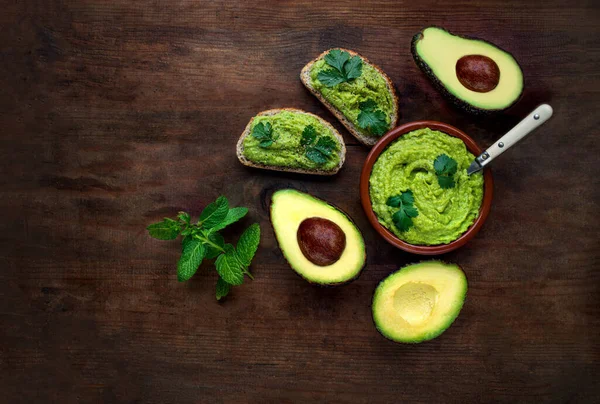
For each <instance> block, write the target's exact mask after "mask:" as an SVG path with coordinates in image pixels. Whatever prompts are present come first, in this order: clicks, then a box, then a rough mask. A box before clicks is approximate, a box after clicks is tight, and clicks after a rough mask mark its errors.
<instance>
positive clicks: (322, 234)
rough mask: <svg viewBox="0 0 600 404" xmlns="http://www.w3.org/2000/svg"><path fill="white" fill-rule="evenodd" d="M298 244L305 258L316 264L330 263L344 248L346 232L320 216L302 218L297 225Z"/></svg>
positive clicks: (339, 255) (334, 260)
mask: <svg viewBox="0 0 600 404" xmlns="http://www.w3.org/2000/svg"><path fill="white" fill-rule="evenodd" d="M297 238H298V245H299V246H300V250H301V251H302V254H304V256H305V257H306V259H307V260H309V261H310V262H312V263H313V264H315V265H318V266H327V265H331V264H333V263H335V262H337V260H339V259H340V257H341V256H342V253H343V252H344V249H345V248H346V234H345V233H344V231H343V230H342V229H341V228H340V226H338V225H337V224H336V223H334V222H332V221H331V220H329V219H324V218H322V217H310V218H308V219H304V220H303V221H302V223H300V227H298V233H297Z"/></svg>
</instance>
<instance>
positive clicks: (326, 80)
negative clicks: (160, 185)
mask: <svg viewBox="0 0 600 404" xmlns="http://www.w3.org/2000/svg"><path fill="white" fill-rule="evenodd" d="M324 59H325V62H326V63H327V64H328V65H329V66H331V67H332V68H333V69H327V70H323V71H321V72H319V74H317V78H318V79H319V81H320V82H321V83H323V84H325V85H326V86H327V87H333V86H336V85H338V84H340V83H344V82H348V81H350V80H353V79H355V78H357V77H360V75H361V74H362V64H363V63H362V59H361V58H360V56H352V57H350V54H349V53H348V52H346V51H342V50H339V49H333V50H331V51H330V52H329V53H327V55H325V58H324Z"/></svg>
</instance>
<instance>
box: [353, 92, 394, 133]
mask: <svg viewBox="0 0 600 404" xmlns="http://www.w3.org/2000/svg"><path fill="white" fill-rule="evenodd" d="M358 108H359V109H360V113H359V114H358V126H360V127H361V128H362V129H366V130H368V131H369V133H371V134H372V135H375V136H381V135H383V134H384V133H385V132H387V130H388V123H387V121H386V119H385V113H384V112H383V111H382V110H381V109H377V103H376V102H375V101H373V100H372V99H370V98H369V99H368V100H366V101H363V102H361V103H360V104H358Z"/></svg>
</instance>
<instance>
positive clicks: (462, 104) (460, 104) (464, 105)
mask: <svg viewBox="0 0 600 404" xmlns="http://www.w3.org/2000/svg"><path fill="white" fill-rule="evenodd" d="M433 27H435V28H439V29H441V30H444V31H446V32H447V33H449V34H451V35H455V36H460V37H461V38H465V39H473V40H477V41H482V42H486V43H488V44H490V45H492V46H494V47H496V48H498V49H500V50H502V51H504V52H506V53H508V54H510V52H508V51H506V50H505V49H502V48H501V47H499V46H498V45H496V44H493V43H491V42H489V41H486V40H485V39H481V38H476V37H472V36H467V35H456V34H453V33H451V32H450V31H448V30H447V29H445V28H442V27H439V26H436V25H433ZM426 28H429V27H425V28H423V29H422V30H421V31H419V32H418V33H416V34H415V36H413V39H412V41H411V44H410V52H411V53H412V55H413V59H414V60H415V63H416V64H417V66H419V68H420V69H421V70H422V71H423V73H425V75H426V76H427V78H429V80H430V81H431V82H432V83H433V86H434V87H435V89H436V90H438V91H439V92H440V93H441V94H442V95H443V96H444V97H445V98H446V99H448V100H449V101H450V102H451V103H452V104H453V105H454V106H455V107H457V108H458V109H460V110H462V111H465V112H467V113H469V114H472V115H491V114H494V113H497V112H501V111H505V110H507V109H508V108H510V107H512V106H513V105H515V104H516V103H517V102H519V100H520V99H521V97H522V95H523V89H521V94H519V96H518V97H517V98H516V99H515V101H514V102H513V103H512V104H510V105H509V106H508V107H506V108H504V109H481V108H477V107H476V106H474V105H471V104H469V103H468V102H466V101H463V100H461V99H460V98H458V97H456V96H455V95H454V94H452V93H450V92H449V91H448V90H447V89H446V87H445V86H444V84H442V82H441V81H440V80H438V78H437V77H436V75H435V74H434V73H433V71H432V70H431V68H430V67H429V65H428V64H427V63H425V61H424V60H423V59H421V57H420V56H419V54H418V53H417V42H419V40H421V38H422V36H423V31H424V30H425V29H426ZM515 61H516V59H515ZM519 67H520V65H519ZM521 70H523V68H521ZM523 88H525V83H523Z"/></svg>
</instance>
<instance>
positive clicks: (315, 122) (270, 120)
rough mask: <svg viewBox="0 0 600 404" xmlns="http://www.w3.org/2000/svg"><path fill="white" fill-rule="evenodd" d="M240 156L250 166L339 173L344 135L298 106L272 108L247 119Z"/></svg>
mask: <svg viewBox="0 0 600 404" xmlns="http://www.w3.org/2000/svg"><path fill="white" fill-rule="evenodd" d="M236 152H237V157H238V159H239V160H240V162H241V163H242V164H244V165H246V166H249V167H256V168H263V169H267V170H275V171H288V172H296V173H303V174H314V175H333V174H336V173H337V172H338V171H339V170H340V168H342V165H343V164H344V160H345V159H346V146H345V144H344V140H343V138H342V136H341V135H340V134H339V132H338V131H337V130H335V128H334V127H333V126H331V124H330V123H329V122H327V121H325V120H324V119H323V118H320V117H318V116H316V115H313V114H311V113H309V112H305V111H302V110H300V109H295V108H280V109H270V110H267V111H263V112H260V113H259V114H258V115H256V116H255V117H254V118H252V119H251V120H250V122H248V125H246V129H245V130H244V132H243V133H242V135H241V136H240V139H239V140H238V143H237V148H236Z"/></svg>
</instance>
